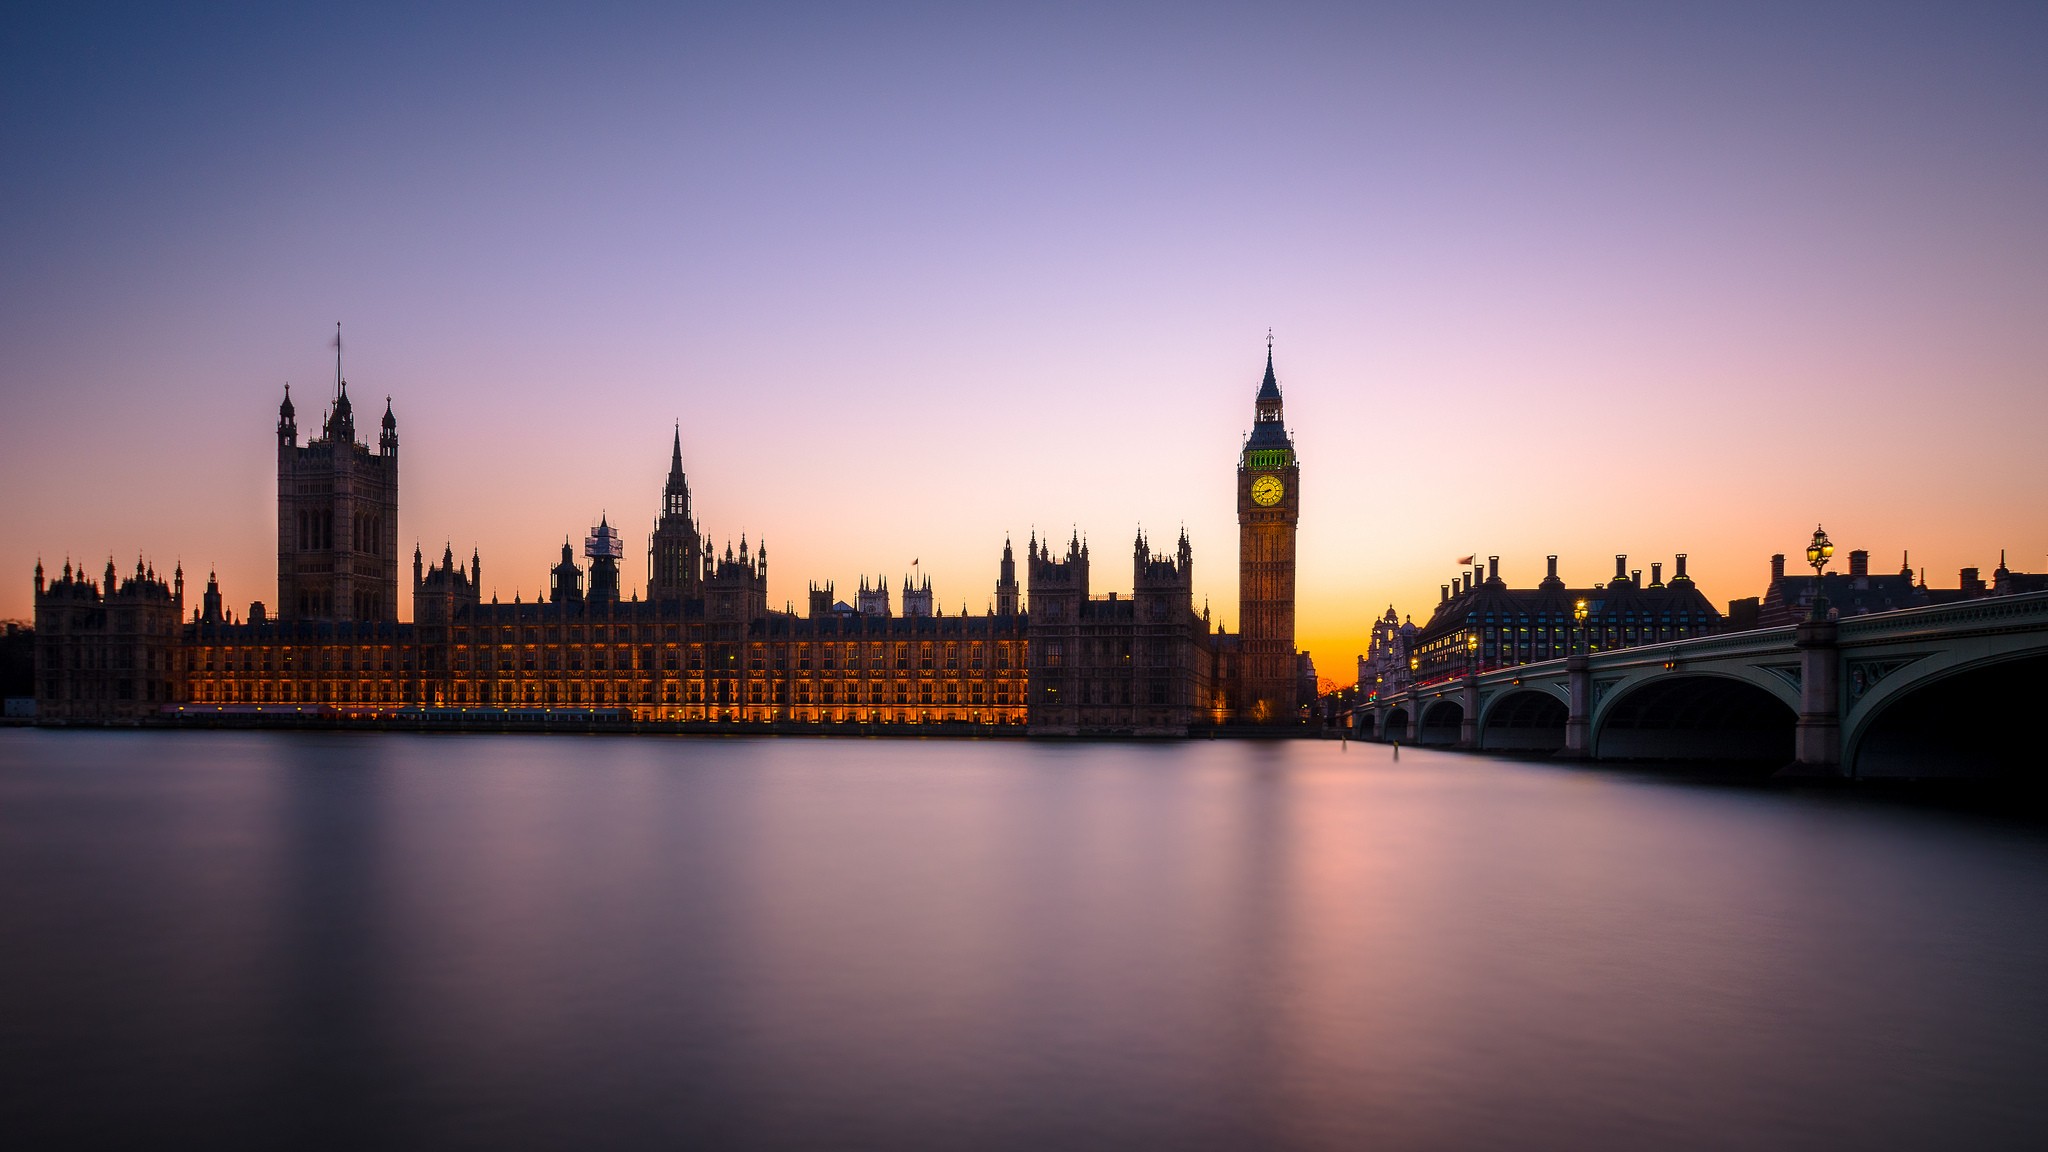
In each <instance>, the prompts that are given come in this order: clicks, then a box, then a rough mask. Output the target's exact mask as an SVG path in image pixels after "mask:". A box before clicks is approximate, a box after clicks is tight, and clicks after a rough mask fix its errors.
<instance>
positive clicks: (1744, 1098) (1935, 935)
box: [0, 732, 2048, 1148]
mask: <svg viewBox="0 0 2048 1152" xmlns="http://www.w3.org/2000/svg"><path fill="white" fill-rule="evenodd" d="M2044 897H2048V845H2044V844H2043V843H2042V841H2041V839H2040V838H2039V837H2038V836H2036V835H2035V834H2033V833H2032V832H2030V831H2028V830H2025V829H2019V830H2015V829H2013V828H2010V827H2005V826H1997V825H1991V824H1988V823H1986V822H1984V821H1981V820H1975V819H1972V818H1968V817H1958V816H1953V815H1944V814H1938V813H1926V812H1917V811H1911V810H1904V809H1900V808H1897V807H1882V806H1873V805H1870V804H1862V803H1853V802H1852V803H1841V802H1837V801H1833V800H1829V799H1826V798H1816V797H1812V796H1803V795H1796V794H1793V795H1788V794H1782V793H1778V792H1772V791H1768V790H1742V789H1725V788H1700V787H1690V786H1676V785H1670V784H1664V783H1659V782H1656V781H1652V780H1644V779H1631V778H1627V777H1622V776H1617V775H1613V774H1605V773H1598V772H1587V771H1577V770H1569V769H1555V768H1548V767H1541V766H1532V765H1524V764H1511V763H1501V762H1493V761H1484V760H1478V759H1473V758H1468V757H1459V756H1453V755H1446V754H1441V753H1434V754H1433V753H1429V752H1426V751H1421V750H1415V749H1408V750H1405V751H1404V752H1403V754H1402V756H1401V758H1400V760H1399V761H1398V762H1397V761H1395V760H1393V759H1392V757H1391V755H1390V753H1389V751H1388V750H1387V749H1384V748H1380V747H1376V746H1360V745H1352V746H1350V747H1349V748H1348V749H1340V748H1339V747H1338V746H1336V745H1319V744H1300V743H1296V744H1239V743H1233V742H1228V741H1218V742H1207V741H1204V742H1198V743H1191V744H1185V745H1168V746H1147V745H1035V744H1022V743H1009V742H940V741H932V742H922V741H825V740H782V741H750V740H729V741H722V740H639V739H608V738H589V739H538V738H503V739H496V738H482V737H420V738H406V737H359V736H340V735H335V736H289V737H287V736H268V735H252V734H221V735H198V734H180V735H177V736H174V737H173V736H162V735H150V734H137V733H36V732H4V733H0V908H4V910H5V913H6V915H5V917H4V919H0V1019H4V1020H5V1021H7V1022H8V1026H7V1027H6V1028H5V1029H4V1030H0V1045H4V1049H0V1052H4V1056H5V1063H6V1071H7V1072H8V1073H9V1075H8V1077H7V1078H6V1079H7V1084H8V1087H7V1088H5V1089H0V1091H5V1092H6V1094H7V1095H6V1097H5V1110H6V1116H5V1117H4V1118H5V1119H6V1120H7V1121H8V1122H9V1123H8V1126H9V1128H10V1129H11V1130H15V1131H29V1132H39V1133H41V1134H43V1135H45V1136H48V1137H50V1138H53V1139H54V1138H56V1137H57V1136H59V1135H61V1136H64V1137H67V1138H81V1139H85V1140H91V1139H94V1138H97V1139H100V1140H103V1141H109V1142H134V1141H137V1140H142V1139H148V1138H150V1137H151V1136H153V1135H154V1134H155V1133H156V1132H158V1131H160V1130H161V1126H162V1125H163V1124H166V1123H183V1124H196V1125H204V1126H205V1128H206V1130H207V1131H209V1132H212V1133H215V1134H217V1135H218V1136H219V1137H220V1139H221V1140H222V1141H223V1142H229V1143H232V1142H237V1141H247V1142H259V1143H304V1142H310V1141H322V1142H328V1143H338V1144H351V1145H357V1146H364V1145H371V1146H437V1147H445V1146H479V1147H481V1146H505V1145H521V1144H588V1143H593V1142H603V1143H620V1144H629V1145H672V1144H676V1143H683V1142H700V1143H702V1142H711V1143H719V1144H726V1145H732V1146H751V1147H807V1146H834V1147H843V1146H874V1145H889V1146H914V1147H960V1146H976V1147H989V1146H995V1147H1020V1148H1022V1147H1033V1148H1035V1147H1044V1146H1049V1145H1057V1146H1066V1147H1076V1146H1078V1147H1126V1146H1132V1145H1154V1146H1173V1147H1214V1148H1238V1147H1246V1146H1266V1147H1303V1148H1324V1147H1332V1148H1334V1147H1346V1148H1350V1147H1357V1146H1360V1145H1362V1144H1367V1143H1370V1144H1374V1145H1383V1146H1393V1147H1473V1146H1488V1145H1509V1146H1517V1147H1529V1146H1538V1147H1546V1146H1547V1147H1584V1146H1588V1145H1617V1144H1630V1145H1637V1146H1657V1147H1722V1146H1726V1145H1728V1144H1730V1143H1745V1144H1756V1145H1759V1146H1772V1147H1823V1146H1840V1145H1843V1144H1850V1145H1856V1146H1862V1147H1888V1146H1889V1147H1908V1146H1925V1145H1927V1144H1930V1143H1937V1142H1938V1143H1943V1144H1958V1143H1967V1144H1973V1145H1976V1146H1985V1145H1996V1144H2000V1143H2012V1144H2022V1143H2025V1142H2027V1140H2028V1138H2030V1137H2032V1136H2035V1135H2038V1134H2039V1132H2040V1119H2041V1118H2040V1116H2039V1114H2038V1113H2037V1112H2036V1110H2035V1105H2034V1104H2033V1102H2032V1096H2031V1092H2032V1083H2031V1070H2032V1069H2034V1068H2038V1067H2041V1066H2043V1057H2048V1041H2044V1039H2043V1037H2044V1035H2048V1031H2044V1028H2043V1025H2048V992H2044V990H2043V989H2042V987H2041V985H2040V983H2039V982H2038V981H2037V980H2036V979H2034V973H2036V972H2038V971H2039V970H2040V966H2041V964H2042V962H2043V961H2044V960H2048V927H2044V925H2043V922H2042V920H2041V918H2040V916H2039V915H2038V910H2039V909H2040V908H2041V907H2043V906H2048V905H2044V903H2043V899H2044ZM109 1098H115V1099H119V1100H121V1101H123V1102H124V1103H123V1107H121V1108H118V1109H109V1108H106V1107H105V1106H104V1104H103V1102H104V1101H105V1100H107V1099H109Z"/></svg>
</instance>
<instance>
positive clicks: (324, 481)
mask: <svg viewBox="0 0 2048 1152" xmlns="http://www.w3.org/2000/svg"><path fill="white" fill-rule="evenodd" d="M275 615H276V617H277V618H278V619H279V620H292V621H298V620H327V621H333V622H337V623H347V622H352V621H375V620H382V621H387V622H388V621H396V620H397V619H398V420H397V418H396V417H395V416H393V415H392V412H391V402H390V401H389V400H388V399H387V400H386V401H385V403H384V420H383V425H382V431H381V434H380V435H379V436H378V440H377V447H376V448H375V449H374V450H372V449H371V448H370V446H369V445H367V444H361V443H358V442H357V441H356V421H355V406H354V404H352V403H351V402H350V400H349V398H348V381H347V380H345V379H344V378H343V377H342V374H341V338H340V332H339V329H338V328H337V329H336V336H335V351H334V401H333V403H332V404H331V405H330V406H329V407H328V410H327V413H326V415H325V417H324V418H323V419H322V421H321V426H320V434H319V435H318V436H316V437H314V438H313V439H312V440H309V441H307V442H306V443H305V444H303V445H302V444H300V443H299V426H298V414H297V411H296V410H295V409H294V407H293V405H292V391H291V385H289V384H287V385H285V390H284V402H283V403H281V404H279V405H278V407H277V611H276V613H275Z"/></svg>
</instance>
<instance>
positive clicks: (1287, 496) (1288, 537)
mask: <svg viewBox="0 0 2048 1152" xmlns="http://www.w3.org/2000/svg"><path fill="white" fill-rule="evenodd" d="M1300 520H1301V468H1300V466H1299V465H1298V464H1297V462H1296V461H1295V458H1294V441H1293V439H1292V438H1291V437H1289V436H1288V435H1287V424H1286V422H1285V421H1283V420H1282V419H1281V418H1280V382H1279V381H1278V380H1277V379H1275V378H1274V376H1273V338H1272V336H1271V335H1270V334H1269V335H1268V336H1267V337H1266V379H1265V380H1264V381H1263V382H1262V383H1261V384H1260V385H1259V395H1258V399H1257V400H1256V401H1254V402H1253V416H1252V433H1251V435H1250V436H1247V437H1246V438H1245V442H1244V451H1243V452H1241V453H1240V454H1239V455H1238V458H1237V619H1238V632H1239V642H1240V644H1241V645H1242V647H1241V649H1240V655H1239V659H1238V676H1237V681H1238V694H1237V702H1236V703H1237V715H1238V719H1239V720H1244V721H1251V722H1253V723H1258V724H1290V723H1293V722H1294V719H1295V705H1296V701H1295V675H1294V528H1295V525H1296V524H1297V523H1298V522H1299V521H1300Z"/></svg>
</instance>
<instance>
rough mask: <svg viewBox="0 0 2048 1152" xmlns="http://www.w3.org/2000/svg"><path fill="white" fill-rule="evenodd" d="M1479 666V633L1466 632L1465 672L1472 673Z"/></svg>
mask: <svg viewBox="0 0 2048 1152" xmlns="http://www.w3.org/2000/svg"><path fill="white" fill-rule="evenodd" d="M1478 667H1479V633H1477V632H1467V633H1465V673H1466V675H1468V676H1469V675H1471V674H1472V672H1473V671H1475V670H1476V669H1477V668H1478Z"/></svg>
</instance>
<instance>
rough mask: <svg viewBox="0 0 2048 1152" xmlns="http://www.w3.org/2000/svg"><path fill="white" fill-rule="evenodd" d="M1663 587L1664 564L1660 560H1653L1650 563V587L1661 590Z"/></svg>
mask: <svg viewBox="0 0 2048 1152" xmlns="http://www.w3.org/2000/svg"><path fill="white" fill-rule="evenodd" d="M1663 586H1664V562H1663V561H1662V560H1653V561H1651V562H1650V587H1652V588H1662V587H1663Z"/></svg>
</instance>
